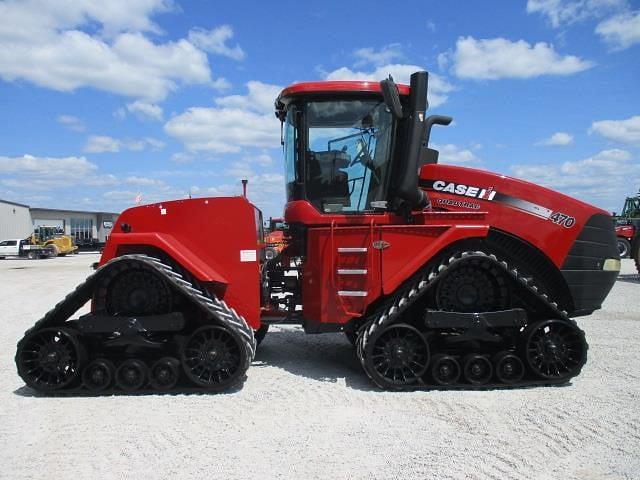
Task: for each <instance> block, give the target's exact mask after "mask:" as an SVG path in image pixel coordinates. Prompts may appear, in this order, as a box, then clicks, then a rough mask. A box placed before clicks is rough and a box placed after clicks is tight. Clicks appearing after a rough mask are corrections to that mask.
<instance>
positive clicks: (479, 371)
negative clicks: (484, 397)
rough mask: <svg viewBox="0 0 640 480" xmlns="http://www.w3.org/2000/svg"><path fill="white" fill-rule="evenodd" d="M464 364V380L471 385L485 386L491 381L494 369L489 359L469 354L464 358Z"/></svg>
mask: <svg viewBox="0 0 640 480" xmlns="http://www.w3.org/2000/svg"><path fill="white" fill-rule="evenodd" d="M462 364H463V365H464V367H463V370H464V378H465V380H466V381H467V382H469V383H470V384H472V385H484V384H486V383H488V382H489V380H491V376H492V375H493V367H492V366H491V362H490V361H489V359H488V358H487V357H485V356H484V355H478V354H475V353H472V354H469V355H467V356H466V357H464V360H463V361H462Z"/></svg>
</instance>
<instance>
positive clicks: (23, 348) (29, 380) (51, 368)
mask: <svg viewBox="0 0 640 480" xmlns="http://www.w3.org/2000/svg"><path fill="white" fill-rule="evenodd" d="M85 357H86V354H85V350H84V347H83V346H82V343H81V342H80V339H79V338H78V335H77V333H76V332H75V331H74V330H72V329H69V328H63V327H51V328H43V329H42V330H36V331H35V332H32V333H31V334H30V335H28V336H27V337H25V338H24V339H23V340H22V341H21V342H20V343H19V345H18V351H17V352H16V364H17V366H18V375H20V376H21V377H22V379H23V380H24V381H25V383H26V384H27V385H28V386H29V387H31V388H33V389H35V390H39V391H43V392H51V391H54V390H60V389H62V388H65V387H67V386H70V385H71V384H72V383H74V381H75V380H77V379H78V378H79V375H80V371H81V369H82V366H83V365H84V362H85Z"/></svg>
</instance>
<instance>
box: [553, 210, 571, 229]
mask: <svg viewBox="0 0 640 480" xmlns="http://www.w3.org/2000/svg"><path fill="white" fill-rule="evenodd" d="M549 220H551V221H552V222H553V223H555V224H558V225H562V226H563V227H565V228H571V227H573V226H574V225H575V224H576V219H575V218H573V217H570V216H569V215H566V214H564V213H560V212H553V213H552V214H551V216H550V217H549Z"/></svg>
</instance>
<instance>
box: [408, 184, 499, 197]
mask: <svg viewBox="0 0 640 480" xmlns="http://www.w3.org/2000/svg"><path fill="white" fill-rule="evenodd" d="M424 183H426V185H424ZM420 186H421V187H426V188H432V189H433V190H437V191H439V192H446V193H453V194H454V195H463V196H465V197H471V198H479V199H482V200H493V198H494V197H495V196H496V193H498V192H496V191H495V190H494V189H493V187H489V188H481V187H472V186H470V185H464V184H462V183H454V182H445V181H444V180H435V181H430V180H427V181H426V182H420Z"/></svg>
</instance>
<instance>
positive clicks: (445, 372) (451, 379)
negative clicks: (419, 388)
mask: <svg viewBox="0 0 640 480" xmlns="http://www.w3.org/2000/svg"><path fill="white" fill-rule="evenodd" d="M460 373H461V369H460V363H459V362H458V360H456V359H455V358H454V357H452V356H451V355H444V354H438V355H434V357H433V360H431V378H432V379H433V381H434V383H435V384H436V385H441V386H449V385H455V384H456V383H457V382H458V380H459V379H460Z"/></svg>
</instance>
